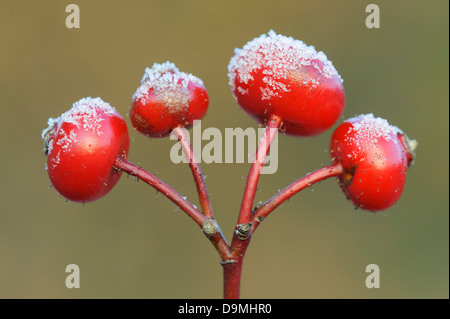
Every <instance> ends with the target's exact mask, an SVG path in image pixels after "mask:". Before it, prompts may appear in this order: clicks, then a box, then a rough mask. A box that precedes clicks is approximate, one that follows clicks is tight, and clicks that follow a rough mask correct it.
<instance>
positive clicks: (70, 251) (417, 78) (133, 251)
mask: <svg viewBox="0 0 450 319" xmlns="http://www.w3.org/2000/svg"><path fill="white" fill-rule="evenodd" d="M73 2H74V3H76V4H78V5H79V8H80V11H81V12H80V13H81V25H80V28H79V29H68V28H66V25H65V19H66V17H67V15H68V13H66V12H65V8H66V6H67V5H68V4H69V3H71V2H69V1H31V0H29V1H12V0H9V1H2V2H1V3H0V43H1V59H0V99H1V113H0V130H1V134H0V144H1V145H2V148H1V149H2V151H1V159H0V161H1V162H0V163H1V165H0V297H1V298H221V296H222V269H221V266H220V264H219V257H218V256H217V254H216V252H215V250H214V248H213V247H212V245H211V244H210V243H209V241H208V240H206V239H205V238H204V236H203V234H202V233H201V231H200V230H199V228H198V227H197V226H196V225H195V224H194V223H193V222H192V221H191V220H190V219H189V218H187V217H186V216H185V215H184V214H183V213H182V212H181V211H177V210H176V208H175V206H174V205H173V204H171V203H170V202H169V201H168V200H167V199H165V198H164V197H163V196H156V195H155V191H154V190H153V189H151V188H150V187H147V185H145V184H144V183H142V182H139V183H136V182H135V181H134V179H133V178H127V177H126V176H125V175H124V176H123V177H122V179H121V180H120V181H119V183H118V184H117V185H116V187H115V188H114V189H113V190H112V191H111V193H110V194H108V195H107V196H106V197H104V198H102V199H101V200H99V201H97V202H93V203H89V204H86V205H84V206H83V205H81V204H75V203H72V202H66V201H65V200H64V199H63V198H61V197H60V196H58V194H57V192H56V191H55V190H54V189H52V188H49V186H50V181H49V179H48V176H47V173H46V171H45V169H44V166H45V156H44V153H43V151H42V148H43V143H42V140H41V137H40V134H41V131H42V129H44V128H45V127H46V126H47V119H48V118H49V117H57V116H59V115H60V114H61V113H63V112H65V111H66V110H68V109H69V108H70V107H71V105H72V103H73V102H75V101H77V100H79V99H80V98H82V97H86V96H92V97H97V96H100V97H102V98H103V99H104V100H105V101H107V102H109V103H111V104H112V105H113V106H115V107H116V109H117V110H118V111H119V112H120V113H121V114H122V115H124V116H126V114H127V113H128V110H129V107H130V101H131V95H132V94H133V93H134V91H135V90H136V88H137V87H138V85H139V82H140V79H141V77H142V75H143V72H144V69H145V67H147V66H151V65H152V64H153V63H154V62H165V61H167V60H170V61H172V62H174V63H176V65H177V66H178V67H179V68H180V69H181V70H182V71H185V72H189V73H193V74H194V75H196V76H198V77H200V78H202V79H203V81H204V82H205V85H206V87H207V89H208V92H209V96H210V107H209V111H208V114H207V115H206V117H205V118H204V120H203V121H202V127H203V129H204V128H207V127H217V128H219V129H220V130H221V131H222V132H224V130H225V128H235V127H241V128H244V129H245V128H247V127H254V128H257V127H258V126H257V124H256V123H255V122H254V121H252V120H251V119H250V118H249V117H248V116H247V115H246V114H245V113H244V112H243V111H241V110H240V109H239V107H238V106H237V105H236V103H235V101H234V99H233V98H232V95H231V93H230V89H229V86H228V78H227V65H228V62H229V60H230V58H231V56H232V55H233V50H234V48H236V47H242V46H243V45H244V44H245V43H246V42H248V41H250V40H252V39H253V38H254V37H257V36H259V35H260V34H262V33H266V32H268V31H269V30H270V29H273V30H275V31H276V32H277V33H281V34H284V35H288V36H292V37H294V38H297V39H301V40H303V41H304V42H306V43H307V44H309V45H314V46H315V47H316V49H317V50H320V51H324V52H325V53H326V55H327V56H328V58H329V59H330V60H332V61H333V64H334V66H335V67H336V69H337V70H338V71H339V72H340V74H341V76H342V77H343V78H344V80H345V81H344V86H345V90H346V97H347V103H346V108H345V110H344V113H343V118H342V120H343V119H345V118H349V117H352V116H354V115H356V114H361V113H374V114H375V115H376V116H380V117H384V118H387V119H388V121H389V122H390V123H392V124H395V125H397V126H399V127H400V128H401V129H402V130H404V131H405V132H406V133H407V134H408V135H409V136H410V137H412V138H415V139H417V140H418V141H419V147H418V149H417V160H416V163H415V164H414V166H413V167H412V168H411V169H410V170H409V171H408V175H407V183H406V187H405V190H404V194H403V196H402V198H401V199H400V201H399V202H398V203H397V204H396V205H395V206H394V207H392V208H391V209H389V210H387V211H386V212H385V213H378V214H372V213H367V212H363V211H360V210H354V209H353V206H352V204H351V203H350V202H348V201H347V200H346V199H345V196H344V195H343V193H342V192H341V190H340V189H339V187H338V185H337V183H336V181H335V180H328V181H325V182H322V183H320V185H317V186H315V187H314V188H313V189H307V190H305V191H304V192H302V193H301V194H299V195H297V196H295V197H294V198H292V199H291V200H290V201H289V202H288V203H286V204H284V205H283V206H282V207H281V208H279V209H278V210H276V211H275V212H274V213H273V214H272V215H271V216H270V217H269V218H268V219H267V220H266V221H265V222H264V223H263V225H262V226H261V227H260V228H259V229H258V231H257V232H256V234H255V236H254V238H253V240H252V242H251V246H250V247H249V250H248V253H247V256H246V258H245V262H244V269H243V279H242V289H241V292H242V297H244V298H448V296H449V218H448V217H449V212H448V208H449V207H448V206H449V197H448V194H449V180H448V177H449V171H448V167H449V166H448V165H449V149H448V145H449V94H448V93H449V90H448V84H449V83H448V82H449V81H448V70H449V65H448V61H449V45H448V33H449V29H448V22H449V16H448V9H449V8H448V6H449V4H448V1H411V0H408V1H406V0H403V1H402V0H397V1H377V2H375V1H350V0H346V1H333V0H328V1H313V0H308V1H303V0H302V1H285V0H278V1H262V0H258V1H234V0H232V1H221V2H219V1H144V0H141V1H126V2H125V1H117V0H114V1H73ZM369 3H377V4H378V5H379V8H380V14H381V15H380V18H381V25H380V28H379V29H368V28H366V26H365V19H366V17H367V15H368V13H366V12H365V9H366V6H367V5H368V4H369ZM125 118H126V121H127V123H128V124H129V128H130V133H131V137H132V142H131V149H130V160H131V161H133V162H135V163H139V164H140V165H142V166H143V167H144V168H146V169H147V170H149V171H150V172H152V173H155V174H156V173H157V174H158V177H159V178H161V179H163V180H164V181H166V182H167V183H169V184H171V185H173V186H174V187H175V188H176V189H177V190H178V191H179V192H181V193H182V194H183V195H185V196H187V197H188V199H190V200H192V201H193V203H194V204H197V198H196V193H195V187H194V184H193V181H192V178H191V173H190V171H189V169H188V167H187V166H185V165H181V164H179V165H176V164H173V163H172V162H171V161H170V158H169V151H170V149H171V147H172V146H173V144H174V141H170V140H169V139H168V138H165V139H152V140H149V139H147V138H146V137H144V136H141V135H139V134H138V133H137V132H136V131H135V130H134V129H132V127H131V124H130V121H129V119H128V117H125ZM342 120H340V121H339V122H341V121H342ZM336 125H337V124H336ZM336 125H335V126H334V127H333V129H334V128H335V127H336ZM333 129H331V130H329V131H327V132H325V133H323V134H322V135H320V136H318V137H315V138H293V137H288V136H280V138H279V168H278V172H277V173H276V174H275V175H264V176H262V178H261V181H260V191H259V192H258V193H257V199H256V201H261V200H265V199H267V198H269V197H270V196H272V194H274V193H275V192H276V191H277V190H278V189H280V188H283V187H284V186H286V185H287V184H289V183H291V182H292V181H293V180H294V179H296V178H299V177H301V176H303V175H304V174H305V173H306V172H309V171H312V170H315V169H317V168H319V167H321V165H322V164H325V165H326V164H328V163H329V154H328V152H327V148H328V143H329V138H330V136H331V134H332V131H333ZM202 168H203V170H204V172H205V174H206V175H207V179H206V182H207V184H208V188H209V190H210V192H211V194H212V196H211V200H212V204H213V206H214V212H215V215H216V217H217V220H218V222H219V223H220V225H221V227H222V230H223V232H224V234H225V236H226V237H227V238H228V239H231V235H232V230H233V226H234V224H235V222H236V218H237V211H238V209H239V205H240V200H241V195H242V191H243V188H244V185H245V178H244V176H246V175H247V173H248V169H249V165H248V164H204V165H203V166H202ZM72 263H73V264H77V265H78V266H79V267H80V270H81V288H80V289H71V290H69V289H67V288H66V286H65V279H66V276H67V274H66V273H65V267H66V266H67V265H68V264H72ZM368 264H377V265H378V266H379V267H380V271H381V287H380V288H379V289H368V288H366V286H365V279H366V276H367V275H368V274H367V273H365V268H366V266H367V265H368Z"/></svg>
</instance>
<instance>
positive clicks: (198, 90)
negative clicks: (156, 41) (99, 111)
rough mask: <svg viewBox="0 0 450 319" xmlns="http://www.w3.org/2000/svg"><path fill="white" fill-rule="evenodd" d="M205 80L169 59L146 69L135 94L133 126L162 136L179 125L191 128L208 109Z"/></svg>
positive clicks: (131, 115)
mask: <svg viewBox="0 0 450 319" xmlns="http://www.w3.org/2000/svg"><path fill="white" fill-rule="evenodd" d="M208 103H209V99H208V94H207V92H206V89H205V86H204V85H203V82H202V80H200V79H199V78H197V77H195V76H193V75H192V74H187V73H184V72H180V71H179V70H178V68H177V67H176V66H175V65H174V64H173V63H170V62H166V63H163V64H157V63H155V64H153V66H152V67H151V68H146V69H145V74H144V77H143V78H142V81H141V86H140V87H139V88H138V89H137V91H136V93H134V95H133V105H132V106H131V110H130V119H131V123H132V124H133V126H134V128H136V129H137V130H138V131H139V132H140V133H142V134H144V135H146V136H149V137H163V136H167V135H169V134H170V132H171V131H172V129H174V128H175V127H177V126H184V127H186V128H189V127H191V126H192V124H193V121H194V120H200V119H202V118H203V117H204V116H205V114H206V111H207V109H208Z"/></svg>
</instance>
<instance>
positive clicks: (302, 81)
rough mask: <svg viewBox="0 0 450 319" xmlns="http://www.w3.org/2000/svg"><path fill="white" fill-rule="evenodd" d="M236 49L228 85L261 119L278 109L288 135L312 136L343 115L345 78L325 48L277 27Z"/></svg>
mask: <svg viewBox="0 0 450 319" xmlns="http://www.w3.org/2000/svg"><path fill="white" fill-rule="evenodd" d="M235 52H236V54H235V55H234V56H233V58H232V59H231V61H230V64H229V65H228V77H229V84H230V86H231V90H232V93H233V95H234V97H235V99H236V101H237V102H238V104H239V105H240V106H241V107H242V108H243V109H244V110H245V111H246V112H247V113H248V114H249V115H251V116H252V117H253V118H255V119H256V120H257V121H258V122H260V123H263V124H264V123H265V122H267V120H268V119H269V117H270V115H272V114H274V115H277V116H279V117H281V118H282V120H283V127H282V129H283V131H285V132H286V133H287V134H290V135H299V136H313V135H317V134H320V133H322V132H323V131H325V130H327V129H329V128H330V127H331V126H332V125H333V124H334V123H335V122H336V121H337V119H338V118H339V116H340V115H341V113H342V111H343V109H344V105H345V94H344V87H343V85H342V79H341V77H340V75H339V74H338V72H337V71H336V69H335V68H334V66H333V64H332V63H331V61H329V60H328V59H327V57H326V55H325V54H324V53H323V52H317V51H316V50H315V49H314V47H312V46H307V45H306V44H305V43H303V42H302V41H299V40H295V39H293V38H291V37H286V36H283V35H277V34H275V32H273V31H270V32H269V33H268V35H265V34H263V35H261V36H260V37H258V38H255V39H254V40H252V41H250V42H248V43H247V44H246V45H245V46H244V47H243V48H242V49H236V51H235Z"/></svg>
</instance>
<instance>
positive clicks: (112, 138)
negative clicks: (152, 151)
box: [42, 97, 129, 202]
mask: <svg viewBox="0 0 450 319" xmlns="http://www.w3.org/2000/svg"><path fill="white" fill-rule="evenodd" d="M48 124H49V126H48V128H47V129H45V130H44V131H43V132H42V138H43V139H44V142H45V153H46V155H47V156H48V157H47V164H46V168H47V172H48V176H49V178H50V181H51V182H52V184H53V186H54V187H55V189H56V190H57V191H58V192H59V193H60V194H61V195H63V196H64V197H65V198H67V199H69V200H72V201H75V202H90V201H93V200H96V199H99V198H101V197H103V196H105V195H106V194H107V193H108V192H109V191H110V190H111V189H112V188H113V187H114V185H115V184H116V183H117V181H118V180H119V178H120V176H121V172H118V171H116V170H115V169H114V163H115V161H116V159H117V157H121V158H125V159H126V158H127V156H128V149H129V136H128V129H127V125H126V123H125V121H124V120H123V118H122V116H120V114H119V113H117V111H116V110H115V109H114V108H113V107H112V106H110V105H109V104H108V103H106V102H104V101H103V100H102V99H100V98H94V99H93V98H90V97H88V98H84V99H81V100H79V101H78V102H76V103H74V104H73V106H72V108H71V109H70V110H69V111H67V112H65V113H63V114H62V115H61V116H60V117H58V118H56V119H53V118H50V119H49V120H48Z"/></svg>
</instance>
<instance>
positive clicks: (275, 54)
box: [228, 30, 342, 100]
mask: <svg viewBox="0 0 450 319" xmlns="http://www.w3.org/2000/svg"><path fill="white" fill-rule="evenodd" d="M305 66H312V67H314V68H315V69H316V70H317V71H318V73H319V74H320V75H321V76H322V77H325V78H332V77H338V78H339V79H340V80H341V82H342V78H341V77H340V75H339V74H338V72H337V71H336V69H335V68H334V66H333V64H332V63H331V61H329V60H328V59H327V56H326V55H325V54H324V53H323V52H321V51H320V52H317V51H316V50H315V48H314V46H307V45H306V44H305V43H304V42H303V41H300V40H296V39H293V38H292V37H286V36H283V35H280V34H276V33H275V32H274V31H273V30H271V31H269V33H268V34H267V35H266V34H263V35H261V36H260V37H258V38H255V39H253V40H252V41H250V42H248V43H247V44H246V45H245V46H244V47H243V48H242V49H235V55H234V56H233V58H232V59H231V61H230V63H229V65H228V77H229V84H230V86H231V89H232V91H233V93H234V92H235V90H239V91H241V90H242V88H240V87H239V86H238V87H236V84H235V77H236V76H238V77H239V79H240V82H242V83H245V84H247V83H248V82H249V81H251V80H254V78H253V72H254V71H255V70H260V69H263V74H264V75H265V77H264V78H263V82H264V83H265V86H264V87H262V88H261V91H262V99H267V100H270V99H271V98H272V97H280V95H282V94H283V92H289V91H290V89H289V87H287V86H286V85H285V84H284V83H282V82H283V81H280V80H285V79H286V78H287V76H288V74H289V73H291V72H295V71H296V70H299V69H301V68H302V67H305ZM299 81H300V82H301V83H302V84H304V85H309V86H311V87H312V88H314V87H317V86H318V85H319V84H320V83H319V81H320V79H317V78H313V77H310V76H308V75H307V74H303V76H302V78H301V79H299Z"/></svg>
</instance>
